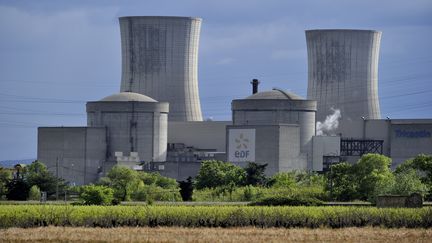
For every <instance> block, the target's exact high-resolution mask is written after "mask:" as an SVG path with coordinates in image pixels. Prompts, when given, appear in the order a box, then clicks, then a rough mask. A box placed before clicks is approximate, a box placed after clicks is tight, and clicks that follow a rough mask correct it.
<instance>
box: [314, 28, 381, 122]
mask: <svg viewBox="0 0 432 243" xmlns="http://www.w3.org/2000/svg"><path fill="white" fill-rule="evenodd" d="M380 41H381V32H379V31H374V30H335V29H329V30H307V31H306V42H307V53H308V89H307V98H308V99H310V100H316V101H317V102H318V111H317V121H324V119H325V118H326V116H327V115H330V114H331V113H332V109H339V110H340V112H341V114H342V120H356V119H358V118H360V117H365V118H367V119H379V118H380V116H381V114H380V107H379V100H378V57H379V49H380Z"/></svg>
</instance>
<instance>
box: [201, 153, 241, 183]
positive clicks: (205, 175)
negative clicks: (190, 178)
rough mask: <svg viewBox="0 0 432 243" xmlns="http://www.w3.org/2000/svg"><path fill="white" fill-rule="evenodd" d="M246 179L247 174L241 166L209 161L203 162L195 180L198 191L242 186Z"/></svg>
mask: <svg viewBox="0 0 432 243" xmlns="http://www.w3.org/2000/svg"><path fill="white" fill-rule="evenodd" d="M245 177H246V172H245V171H244V170H243V169H242V168H241V167H239V166H236V165H233V164H231V163H229V162H223V161H216V160H209V161H203V162H202V164H201V168H200V170H199V172H198V175H197V177H196V178H195V187H196V189H203V188H215V187H221V186H228V185H229V184H230V183H231V184H234V185H235V186H239V185H241V184H242V183H243V182H244V180H245Z"/></svg>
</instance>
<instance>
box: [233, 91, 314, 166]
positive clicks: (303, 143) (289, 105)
mask: <svg viewBox="0 0 432 243" xmlns="http://www.w3.org/2000/svg"><path fill="white" fill-rule="evenodd" d="M316 107H317V103H316V101H314V100H305V99H303V98H302V97H300V96H298V95H296V94H293V93H291V92H287V91H283V90H280V89H273V90H271V91H263V92H258V93H256V94H253V95H251V96H249V97H246V98H245V99H239V100H233V101H232V103H231V108H232V116H233V124H234V125H278V124H297V125H299V127H300V152H301V153H303V154H306V155H307V158H308V162H309V163H310V162H311V161H310V160H311V159H312V137H313V136H314V135H315V113H316Z"/></svg>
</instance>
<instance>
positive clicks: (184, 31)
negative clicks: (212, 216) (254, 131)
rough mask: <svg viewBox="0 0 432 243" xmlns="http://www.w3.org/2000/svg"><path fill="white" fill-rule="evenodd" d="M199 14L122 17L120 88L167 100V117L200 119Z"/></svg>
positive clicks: (185, 119) (188, 119) (174, 119)
mask: <svg viewBox="0 0 432 243" xmlns="http://www.w3.org/2000/svg"><path fill="white" fill-rule="evenodd" d="M200 28H201V19H200V18H191V17H149V16H139V17H121V18H120V33H121V48H122V81H121V89H120V90H121V92H135V93H140V94H144V95H147V96H150V97H152V98H154V99H156V100H158V101H162V102H169V106H170V113H169V120H170V121H202V114H201V105H200V99H199V93H198V79H197V69H198V44H199V33H200Z"/></svg>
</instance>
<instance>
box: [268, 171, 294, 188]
mask: <svg viewBox="0 0 432 243" xmlns="http://www.w3.org/2000/svg"><path fill="white" fill-rule="evenodd" d="M270 184H271V186H272V187H275V188H291V187H295V186H296V185H297V181H296V176H295V173H294V172H278V173H276V174H275V175H273V176H272V177H271V179H270Z"/></svg>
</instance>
